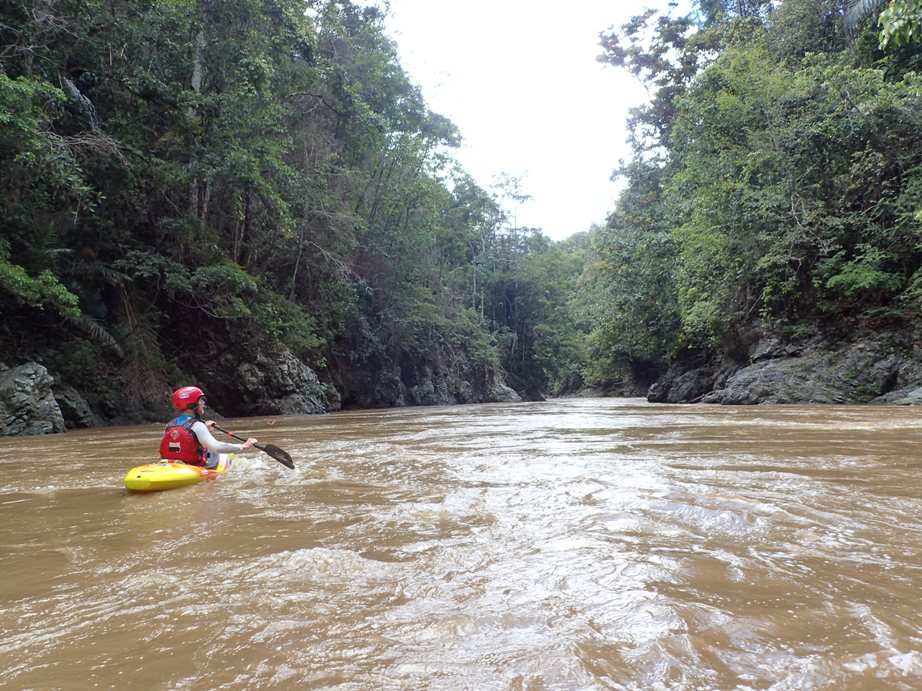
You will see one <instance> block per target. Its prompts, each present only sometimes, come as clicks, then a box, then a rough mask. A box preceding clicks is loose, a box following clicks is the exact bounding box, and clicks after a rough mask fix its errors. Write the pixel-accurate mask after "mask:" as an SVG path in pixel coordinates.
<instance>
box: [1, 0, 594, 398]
mask: <svg viewBox="0 0 922 691" xmlns="http://www.w3.org/2000/svg"><path fill="white" fill-rule="evenodd" d="M0 7H2V10H0V158H2V161H3V165H2V166H0V190H2V193H0V198H2V201H0V214H2V222H3V235H2V238H0V288H2V290H0V310H2V314H3V315H4V319H3V320H2V322H0V362H4V363H7V364H8V365H10V366H11V365H15V364H19V362H21V361H22V360H25V359H27V358H34V359H38V360H40V361H41V362H42V363H43V364H45V365H46V366H47V367H48V368H49V370H50V371H51V372H52V373H53V374H54V375H55V377H56V379H57V380H58V381H59V382H61V381H63V382H64V383H68V384H72V385H74V386H76V387H77V388H78V389H80V390H81V391H83V392H85V393H87V394H88V396H89V399H90V400H91V401H92V402H94V404H96V403H103V404H107V405H109V408H110V410H109V411H108V412H109V413H112V412H114V409H115V408H116V406H120V405H124V404H125V403H131V404H132V405H143V404H145V402H155V401H162V400H165V395H166V393H167V392H168V390H169V388H170V387H172V386H176V385H178V384H182V383H188V382H201V381H202V379H201V369H202V367H203V366H204V361H206V360H215V359H216V358H219V357H220V356H221V355H222V353H223V352H225V351H228V350H232V351H235V352H236V353H238V354H239V357H240V358H245V357H248V353H249V354H252V353H254V352H259V350H260V349H261V348H268V347H271V346H274V345H277V344H283V345H284V347H286V348H287V349H288V350H290V352H292V353H294V354H295V355H296V356H297V357H298V358H299V359H301V360H302V361H303V362H306V363H307V364H309V365H310V366H311V367H312V368H313V369H315V370H316V371H318V372H320V374H321V378H322V379H323V380H324V381H325V382H326V383H327V384H328V385H329V386H332V387H335V388H336V389H337V390H338V391H339V393H340V394H341V395H342V400H343V404H344V405H349V404H350V403H351V402H353V401H355V400H362V397H363V394H364V392H363V389H365V388H368V387H369V386H371V385H372V382H371V381H370V379H372V378H373V377H374V375H375V373H376V372H378V371H380V370H381V368H382V367H384V366H385V365H386V364H387V363H398V364H399V363H401V362H406V361H412V362H421V363H424V364H425V365H427V366H431V367H432V368H433V369H441V370H451V369H452V368H456V367H459V363H463V364H465V365H466V366H467V370H468V371H471V370H472V371H496V372H500V373H502V369H501V368H505V370H506V372H508V375H509V377H510V378H513V379H515V380H516V381H518V382H519V385H520V387H521V388H523V389H526V388H527V389H532V390H534V391H541V390H543V391H554V390H557V389H560V388H561V387H563V386H568V385H572V381H574V380H573V377H575V376H578V374H577V372H578V362H579V358H578V356H574V355H573V354H572V353H571V351H572V350H573V349H574V348H576V345H574V336H573V330H572V328H571V326H570V321H571V320H570V318H569V316H568V314H567V312H566V309H567V306H566V290H568V287H569V286H571V285H572V284H574V283H575V281H576V277H577V276H578V275H579V273H580V271H581V267H582V262H581V261H580V260H579V258H578V257H579V251H578V250H571V249H570V246H569V245H556V244H553V243H551V242H550V241H549V240H548V239H547V238H545V237H544V236H543V235H542V234H541V233H540V232H539V231H538V230H537V229H531V228H520V227H515V226H514V225H513V224H511V223H510V221H509V217H508V216H509V212H508V211H507V210H506V208H505V207H504V206H503V202H504V200H505V198H506V197H507V196H510V195H511V196H520V194H521V193H519V192H518V190H517V185H516V181H515V180H503V181H501V184H500V183H498V184H497V187H496V189H494V190H492V191H489V192H488V191H485V190H484V189H482V188H480V187H479V186H478V185H477V184H476V183H475V182H474V181H473V180H472V179H471V178H470V177H469V176H468V175H467V174H466V173H465V172H464V171H463V170H462V169H460V168H459V166H458V165H457V164H456V163H454V162H453V160H452V158H451V156H450V152H451V148H452V147H453V146H456V145H457V143H458V141H459V136H460V135H459V133H458V131H457V129H456V127H455V126H454V125H453V124H452V123H451V122H450V121H449V120H447V119H446V118H445V117H442V116H440V115H438V114H436V113H433V112H431V111H430V110H429V109H428V108H427V106H426V103H425V100H424V98H423V95H422V94H421V93H420V91H419V89H418V88H417V87H416V86H415V85H414V84H413V83H412V81H411V79H410V78H409V77H408V75H407V74H406V73H405V72H404V71H403V70H402V69H401V67H400V64H399V62H398V59H397V53H396V46H395V45H394V43H393V42H392V41H391V40H390V39H388V38H387V36H386V35H385V33H384V17H385V15H384V14H383V11H382V10H381V9H380V8H379V7H377V6H376V5H374V4H372V5H370V6H366V5H365V4H359V3H355V2H351V1H350V0H322V1H321V0H307V1H306V0H233V1H231V0H119V1H118V2H108V1H106V0H62V1H59V2H58V1H55V2H51V1H50V0H49V1H45V0H11V1H9V2H4V3H3V4H2V6H0ZM510 201H511V200H510ZM244 346H246V347H244ZM233 374H234V372H233V369H231V370H230V371H228V372H226V373H225V375H226V376H227V377H232V376H233ZM501 376H502V375H501ZM366 398H367V397H366ZM224 403H225V408H227V407H228V406H229V402H227V401H225V402H224ZM103 412H104V413H106V412H107V411H103Z"/></svg>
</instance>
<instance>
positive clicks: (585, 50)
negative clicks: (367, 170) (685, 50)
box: [387, 0, 684, 240]
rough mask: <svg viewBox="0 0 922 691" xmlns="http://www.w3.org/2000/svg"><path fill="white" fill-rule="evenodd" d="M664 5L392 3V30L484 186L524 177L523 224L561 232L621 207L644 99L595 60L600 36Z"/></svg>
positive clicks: (617, 72) (484, 0)
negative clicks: (635, 119)
mask: <svg viewBox="0 0 922 691" xmlns="http://www.w3.org/2000/svg"><path fill="white" fill-rule="evenodd" d="M683 4H684V3H683ZM667 5H668V2H667V0H647V1H646V2H644V1H643V0H620V1H619V2H610V1H605V0H568V2H553V3H552V2H543V1H542V0H465V1H464V2H450V3H449V2H444V1H442V0H390V8H391V9H390V16H389V19H388V21H387V27H388V34H389V35H390V36H391V38H393V39H394V40H395V41H396V43H397V45H398V47H399V56H400V62H401V65H402V66H403V68H404V70H405V71H406V72H407V73H408V74H409V75H410V77H411V79H412V80H413V81H414V82H415V83H417V84H418V85H419V86H420V87H421V88H422V92H423V96H424V98H425V99H426V102H427V103H428V104H429V107H430V108H431V109H432V110H434V111H435V112H437V113H440V114H442V115H444V116H446V117H448V118H449V119H450V120H451V121H452V122H454V123H455V125H457V126H458V128H459V129H460V131H461V135H462V137H463V138H464V142H463V144H462V147H461V149H460V150H459V151H458V152H456V156H457V158H458V159H459V161H460V162H461V164H462V165H463V167H464V168H465V170H466V171H467V172H468V173H470V174H471V175H472V176H473V177H474V178H475V179H476V180H477V182H478V183H479V184H480V185H481V187H484V188H488V187H489V186H490V184H491V183H492V182H493V180H494V179H495V178H496V176H498V175H500V174H501V173H506V174H508V175H511V176H515V177H520V178H521V180H522V186H521V187H522V192H523V193H525V194H528V195H531V197H533V200H532V201H530V202H527V203H525V204H523V205H521V206H519V207H518V208H516V209H515V210H514V211H515V220H516V223H517V225H520V226H522V225H527V226H535V227H539V228H541V229H542V230H543V232H544V234H545V235H547V236H548V237H551V238H553V239H555V240H560V239H563V238H565V237H568V236H569V235H572V234H573V233H577V232H581V231H584V230H588V229H589V227H590V226H591V225H592V224H593V223H600V224H601V223H603V222H604V220H605V217H606V215H607V214H608V213H609V212H610V211H611V210H612V208H613V207H614V202H615V199H616V198H617V194H618V190H619V189H620V187H619V185H618V184H616V183H614V182H611V180H610V176H611V173H612V171H613V170H614V169H615V168H616V167H617V165H618V160H619V159H621V158H627V156H628V152H629V149H628V146H627V144H626V143H625V140H626V138H627V130H626V127H625V120H626V117H627V112H628V109H629V108H630V107H632V106H635V105H638V104H640V103H642V102H644V101H645V100H646V98H647V95H646V92H645V90H644V88H643V86H641V85H640V84H639V83H638V82H637V81H636V80H635V79H633V77H631V76H630V75H628V74H627V72H626V71H625V70H622V69H616V68H614V67H611V66H605V65H603V64H602V63H600V62H598V61H596V59H595V58H596V56H597V55H599V54H600V53H601V48H600V47H599V33H600V32H602V31H605V30H606V29H607V28H608V27H610V26H614V27H620V26H621V25H622V24H623V23H624V22H626V21H627V20H628V19H630V17H631V16H633V15H637V14H640V13H641V12H643V10H644V9H646V8H647V7H655V8H660V9H666V7H667ZM510 210H512V209H510Z"/></svg>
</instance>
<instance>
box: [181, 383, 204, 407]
mask: <svg viewBox="0 0 922 691" xmlns="http://www.w3.org/2000/svg"><path fill="white" fill-rule="evenodd" d="M204 395H205V392H204V391H202V390H201V389H200V388H198V387H197V386H184V387H182V388H181V389H176V391H174V392H173V407H174V408H176V410H185V409H186V408H191V407H192V406H194V405H195V404H196V403H198V401H199V399H200V398H202V397H203V396H204Z"/></svg>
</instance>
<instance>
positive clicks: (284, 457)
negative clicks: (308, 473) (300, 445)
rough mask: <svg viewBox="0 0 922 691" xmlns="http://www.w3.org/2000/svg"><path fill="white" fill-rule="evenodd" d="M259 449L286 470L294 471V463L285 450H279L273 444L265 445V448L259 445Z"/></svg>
mask: <svg viewBox="0 0 922 691" xmlns="http://www.w3.org/2000/svg"><path fill="white" fill-rule="evenodd" d="M260 448H261V449H262V450H263V451H265V452H266V453H267V454H269V455H270V456H272V458H274V459H275V460H277V461H278V462H279V463H281V464H282V465H283V466H285V467H286V468H291V469H292V470H294V468H295V462H294V461H293V460H291V456H289V455H288V452H287V451H285V449H280V448H279V447H277V446H276V445H275V444H266V445H265V446H263V445H262V444H260Z"/></svg>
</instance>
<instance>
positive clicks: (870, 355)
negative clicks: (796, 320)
mask: <svg viewBox="0 0 922 691" xmlns="http://www.w3.org/2000/svg"><path fill="white" fill-rule="evenodd" d="M912 341H913V339H912V338H911V337H909V336H907V335H906V334H893V333H883V334H877V335H875V336H872V337H869V338H865V339H862V340H858V341H856V342H854V343H850V344H846V345H841V346H839V347H838V348H836V349H824V348H822V347H820V346H819V345H817V344H814V345H813V346H811V347H808V348H804V349H803V351H802V352H801V351H800V350H798V349H794V348H791V347H789V346H784V345H783V344H780V343H778V342H774V341H769V340H765V341H762V344H761V347H757V348H756V349H755V350H754V351H752V352H751V353H750V354H754V353H755V354H757V355H758V358H759V359H758V360H757V361H751V364H749V365H748V366H745V365H737V366H736V367H735V368H728V367H726V366H724V367H722V368H718V369H715V370H714V371H713V373H712V370H709V369H696V370H689V371H684V372H682V371H680V370H676V371H672V372H670V374H669V375H668V376H667V377H664V378H663V379H662V380H660V381H659V382H657V383H656V384H655V385H654V386H653V387H651V390H650V393H649V395H648V399H649V400H651V401H655V402H670V403H687V402H691V401H692V400H696V399H694V397H695V395H696V394H697V395H698V396H699V398H698V399H697V400H701V402H703V403H722V404H725V405H753V404H759V403H889V404H901V405H914V404H918V403H922V361H920V359H919V357H918V353H916V351H915V350H914V348H913V347H912ZM767 343H768V344H770V347H765V345H766V344H767ZM724 364H725V365H726V363H724Z"/></svg>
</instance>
